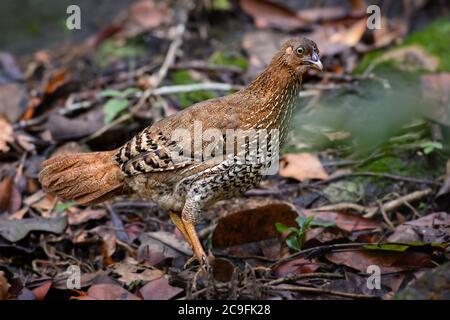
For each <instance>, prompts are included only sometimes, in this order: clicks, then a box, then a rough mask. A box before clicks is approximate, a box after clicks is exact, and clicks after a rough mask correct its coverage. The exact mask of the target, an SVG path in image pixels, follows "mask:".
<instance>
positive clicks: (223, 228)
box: [212, 203, 298, 248]
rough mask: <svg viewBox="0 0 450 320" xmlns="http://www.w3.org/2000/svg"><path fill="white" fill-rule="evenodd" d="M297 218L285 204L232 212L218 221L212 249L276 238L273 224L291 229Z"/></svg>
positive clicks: (293, 210)
mask: <svg viewBox="0 0 450 320" xmlns="http://www.w3.org/2000/svg"><path fill="white" fill-rule="evenodd" d="M297 217H298V213H297V212H296V211H295V209H294V208H293V207H292V206H291V205H289V204H287V203H273V204H269V205H266V206H261V207H257V208H254V209H248V210H242V211H238V212H234V213H232V214H230V215H227V216H226V217H223V218H221V219H220V220H219V223H218V224H217V227H216V229H215V230H214V234H213V238H212V242H213V245H214V247H216V248H224V247H230V246H235V245H240V244H243V243H249V242H253V241H260V240H265V239H271V238H276V237H278V236H279V235H280V233H279V232H278V231H277V230H276V229H275V223H277V222H279V223H282V224H284V225H287V226H290V227H293V226H296V225H297V223H296V222H295V218H297ZM242 221H245V223H242Z"/></svg>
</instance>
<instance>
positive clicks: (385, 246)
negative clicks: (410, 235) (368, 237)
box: [364, 243, 409, 252]
mask: <svg viewBox="0 0 450 320" xmlns="http://www.w3.org/2000/svg"><path fill="white" fill-rule="evenodd" d="M408 248H409V246H408V245H404V244H396V243H380V244H368V245H365V246H364V249H367V250H383V251H398V252H404V251H406V250H407V249H408Z"/></svg>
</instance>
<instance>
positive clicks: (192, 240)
mask: <svg viewBox="0 0 450 320" xmlns="http://www.w3.org/2000/svg"><path fill="white" fill-rule="evenodd" d="M197 215H198V212H195V210H192V209H191V208H189V207H188V206H186V205H185V207H184V209H183V213H182V214H181V221H182V223H183V225H184V230H185V231H186V235H187V237H188V239H189V240H187V241H188V242H189V244H190V245H191V247H192V250H194V255H195V257H196V258H197V259H198V261H199V262H200V265H201V266H202V268H203V269H204V270H205V271H206V270H208V269H209V262H208V257H207V256H206V253H205V250H203V246H202V243H201V242H200V239H199V238H198V235H197V231H196V230H195V222H196V220H197V219H196V217H197Z"/></svg>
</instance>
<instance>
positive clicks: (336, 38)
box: [330, 19, 367, 48]
mask: <svg viewBox="0 0 450 320" xmlns="http://www.w3.org/2000/svg"><path fill="white" fill-rule="evenodd" d="M366 28H367V26H366V19H361V20H359V21H357V22H355V23H354V24H353V25H352V26H351V27H350V28H348V29H346V30H344V31H342V32H338V33H335V34H334V35H332V36H331V37H330V41H331V42H332V43H339V44H343V45H345V46H347V47H350V48H351V47H354V46H355V45H356V44H357V43H358V42H359V41H360V40H361V37H362V36H363V34H364V32H365V31H366Z"/></svg>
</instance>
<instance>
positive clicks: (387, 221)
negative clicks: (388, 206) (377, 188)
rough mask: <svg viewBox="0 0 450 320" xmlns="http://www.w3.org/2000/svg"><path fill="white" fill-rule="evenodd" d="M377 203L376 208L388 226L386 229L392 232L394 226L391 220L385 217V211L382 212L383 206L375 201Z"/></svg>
mask: <svg viewBox="0 0 450 320" xmlns="http://www.w3.org/2000/svg"><path fill="white" fill-rule="evenodd" d="M377 203H378V208H379V209H380V212H381V215H382V216H383V220H384V222H386V224H387V225H388V227H389V229H390V230H391V231H394V230H395V226H394V224H393V223H392V221H391V219H389V216H388V215H387V212H386V210H384V206H383V204H382V203H381V202H380V201H377Z"/></svg>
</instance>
